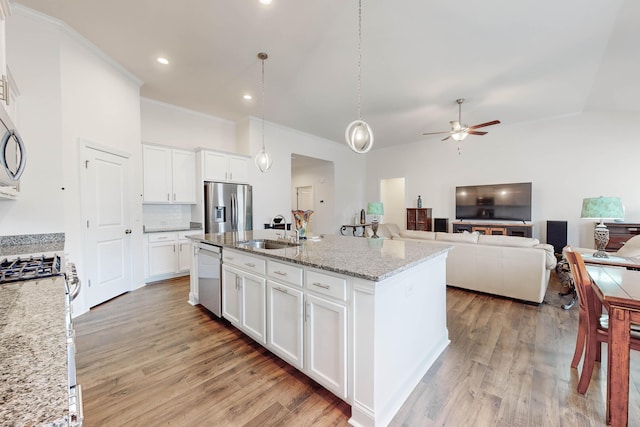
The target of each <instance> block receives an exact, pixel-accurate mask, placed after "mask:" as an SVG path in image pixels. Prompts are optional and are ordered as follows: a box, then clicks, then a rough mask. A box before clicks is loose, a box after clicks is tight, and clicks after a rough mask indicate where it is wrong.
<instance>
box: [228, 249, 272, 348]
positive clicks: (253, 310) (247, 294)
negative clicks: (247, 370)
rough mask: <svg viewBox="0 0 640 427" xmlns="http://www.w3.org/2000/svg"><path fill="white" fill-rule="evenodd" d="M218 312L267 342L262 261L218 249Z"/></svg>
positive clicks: (265, 291) (265, 294)
mask: <svg viewBox="0 0 640 427" xmlns="http://www.w3.org/2000/svg"><path fill="white" fill-rule="evenodd" d="M222 260H223V261H222V262H223V266H222V316H223V317H225V318H226V319H227V320H229V321H230V322H231V323H233V324H234V325H236V326H237V327H238V328H239V329H240V330H242V331H243V332H245V333H246V334H247V335H249V336H250V337H251V338H253V339H254V340H256V341H257V342H259V343H261V344H263V345H264V344H266V342H267V317H266V309H267V303H266V296H267V290H266V283H267V280H266V279H265V277H264V274H265V261H264V260H263V259H261V258H257V257H252V256H250V255H246V254H244V253H241V252H235V251H228V250H224V249H223V251H222Z"/></svg>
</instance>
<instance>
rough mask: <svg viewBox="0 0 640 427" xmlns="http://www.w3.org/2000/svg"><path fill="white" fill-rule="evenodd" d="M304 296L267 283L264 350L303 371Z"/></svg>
mask: <svg viewBox="0 0 640 427" xmlns="http://www.w3.org/2000/svg"><path fill="white" fill-rule="evenodd" d="M303 307H304V306H303V293H302V291H300V290H298V289H294V288H292V287H291V286H287V285H285V284H283V283H279V282H276V281H273V280H269V281H268V282H267V313H268V315H267V316H268V317H267V327H268V330H269V333H268V334H267V336H268V341H267V347H268V348H269V349H270V350H271V351H273V352H274V353H275V354H277V355H278V356H280V357H281V358H283V359H284V360H286V361H287V362H289V363H290V364H291V365H293V366H295V367H296V368H298V369H302V367H303V364H302V360H303V358H302V348H303V318H302V310H303Z"/></svg>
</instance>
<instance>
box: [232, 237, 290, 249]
mask: <svg viewBox="0 0 640 427" xmlns="http://www.w3.org/2000/svg"><path fill="white" fill-rule="evenodd" d="M238 246H240V247H249V248H255V249H285V248H291V247H296V246H300V245H299V244H297V243H291V242H282V241H279V240H268V239H255V240H247V241H244V242H238Z"/></svg>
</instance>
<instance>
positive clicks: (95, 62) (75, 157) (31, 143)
mask: <svg viewBox="0 0 640 427" xmlns="http://www.w3.org/2000/svg"><path fill="white" fill-rule="evenodd" d="M7 47H8V53H9V57H10V60H11V70H12V73H13V75H14V77H15V79H16V81H17V83H18V86H19V89H20V98H19V100H18V114H19V124H18V126H19V129H20V131H21V133H22V135H23V137H24V140H25V144H26V147H27V167H26V169H25V172H24V175H23V179H22V180H21V194H20V197H19V200H17V201H14V202H10V204H2V205H0V227H1V233H2V234H35V233H51V232H64V233H65V252H66V253H68V254H69V256H70V258H71V259H72V260H73V261H75V262H76V264H77V266H78V271H79V273H80V276H81V279H82V280H84V277H83V272H85V269H84V265H83V262H84V259H83V241H82V232H83V228H82V224H83V221H82V216H81V203H80V167H81V165H80V161H79V149H80V142H79V141H80V140H83V141H89V142H92V143H96V144H100V145H102V146H104V147H108V148H110V149H113V150H116V151H120V152H126V153H129V154H130V155H131V164H132V166H133V168H134V171H135V173H134V181H133V185H132V188H131V193H130V194H129V195H128V196H129V198H130V201H131V202H132V205H133V209H132V213H131V218H130V221H131V223H132V228H133V229H134V233H133V235H132V252H133V266H134V270H133V284H132V285H133V286H136V285H139V284H142V269H141V264H142V263H141V257H142V224H141V199H140V197H139V195H140V194H141V193H142V174H141V168H140V167H139V165H141V164H142V157H141V146H140V98H139V85H140V82H139V81H137V79H135V78H134V77H133V76H131V75H130V74H128V73H127V72H125V71H124V70H123V69H122V68H120V67H119V66H118V65H117V64H115V63H113V62H111V60H110V59H109V58H107V57H105V56H104V55H103V54H102V53H101V52H99V51H98V50H97V49H95V47H94V46H92V45H90V44H88V43H86V41H85V40H84V39H83V38H82V37H80V36H79V35H78V34H77V33H75V32H74V31H72V30H70V29H69V28H68V27H66V26H65V25H64V24H61V23H59V22H58V21H55V20H52V19H49V18H48V17H45V16H44V15H40V14H37V13H34V12H32V11H30V10H29V9H26V8H22V7H19V6H16V7H15V8H14V15H13V16H11V17H10V18H9V19H8V21H7ZM79 300H80V301H77V302H74V305H76V310H75V311H76V313H79V312H82V311H83V310H84V308H82V307H80V308H79V307H78V305H81V306H82V305H84V301H83V298H82V293H81V297H80V298H79ZM78 303H79V304H78Z"/></svg>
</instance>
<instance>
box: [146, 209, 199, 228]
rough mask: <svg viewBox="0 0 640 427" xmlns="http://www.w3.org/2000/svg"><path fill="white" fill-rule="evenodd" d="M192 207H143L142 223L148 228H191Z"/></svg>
mask: <svg viewBox="0 0 640 427" xmlns="http://www.w3.org/2000/svg"><path fill="white" fill-rule="evenodd" d="M190 222H191V205H142V223H143V224H144V226H145V227H147V228H173V227H189V223H190Z"/></svg>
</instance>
